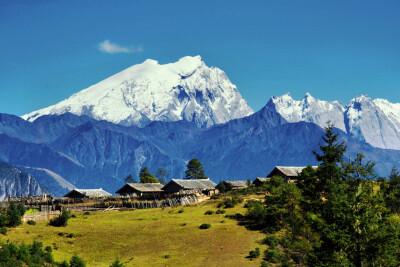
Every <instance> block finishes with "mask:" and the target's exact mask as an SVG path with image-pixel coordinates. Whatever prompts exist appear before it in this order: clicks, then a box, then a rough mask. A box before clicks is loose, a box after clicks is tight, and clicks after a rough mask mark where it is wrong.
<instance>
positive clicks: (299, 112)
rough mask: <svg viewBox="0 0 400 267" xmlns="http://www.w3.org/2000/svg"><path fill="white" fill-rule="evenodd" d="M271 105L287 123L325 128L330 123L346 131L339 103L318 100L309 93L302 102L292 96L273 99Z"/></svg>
mask: <svg viewBox="0 0 400 267" xmlns="http://www.w3.org/2000/svg"><path fill="white" fill-rule="evenodd" d="M269 104H270V105H272V106H274V107H275V109H276V111H277V112H278V113H279V114H280V115H281V116H282V117H283V118H284V119H285V120H286V121H287V122H300V121H306V122H313V123H315V124H317V125H319V126H321V127H322V128H323V127H325V126H326V124H327V122H328V121H330V122H332V123H333V124H334V125H335V127H337V128H339V129H341V130H343V131H345V130H346V127H345V123H344V118H343V114H344V108H343V106H342V105H341V104H340V103H339V102H337V101H334V102H328V101H322V100H318V99H316V98H314V97H313V96H311V94H309V93H307V94H306V95H305V96H304V98H303V99H301V100H294V99H293V98H292V97H291V96H290V94H285V95H283V96H280V97H276V96H275V97H272V98H271V100H270V103H269Z"/></svg>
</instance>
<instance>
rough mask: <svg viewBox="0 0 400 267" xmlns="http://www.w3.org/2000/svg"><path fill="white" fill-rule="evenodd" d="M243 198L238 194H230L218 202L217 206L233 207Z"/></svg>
mask: <svg viewBox="0 0 400 267" xmlns="http://www.w3.org/2000/svg"><path fill="white" fill-rule="evenodd" d="M242 201H243V200H242V199H241V198H240V197H238V196H232V197H227V198H225V199H224V200H223V201H222V202H221V203H220V204H218V206H217V207H218V208H224V209H229V208H233V207H235V206H236V205H237V204H239V203H241V202H242Z"/></svg>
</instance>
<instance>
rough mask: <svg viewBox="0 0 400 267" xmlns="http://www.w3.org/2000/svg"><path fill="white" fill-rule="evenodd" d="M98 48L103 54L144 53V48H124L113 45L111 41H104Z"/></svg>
mask: <svg viewBox="0 0 400 267" xmlns="http://www.w3.org/2000/svg"><path fill="white" fill-rule="evenodd" d="M98 48H99V50H100V51H101V52H104V53H108V54H117V53H140V52H143V48H142V47H141V46H122V45H119V44H116V43H112V42H111V41H110V40H104V41H103V42H101V43H99V46H98Z"/></svg>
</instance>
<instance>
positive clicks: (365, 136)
mask: <svg viewBox="0 0 400 267" xmlns="http://www.w3.org/2000/svg"><path fill="white" fill-rule="evenodd" d="M268 106H269V107H270V108H271V109H275V111H276V112H277V113H279V114H280V115H281V116H282V117H283V118H284V119H285V120H286V121H287V122H291V123H293V122H300V121H305V122H313V123H315V124H317V125H319V126H321V127H325V126H326V124H327V122H328V121H330V122H332V123H333V124H334V125H335V127H337V128H339V129H341V130H343V131H345V132H346V133H348V134H349V135H351V136H352V137H355V138H357V139H358V140H360V141H364V142H366V143H368V144H370V145H372V146H374V147H378V148H384V149H396V150H400V104H393V103H390V102H389V101H387V100H385V99H371V98H369V97H366V96H360V97H356V98H354V99H352V100H351V101H350V103H349V104H348V105H346V106H343V105H342V104H340V103H339V102H337V101H333V102H328V101H322V100H318V99H316V98H314V97H312V96H311V95H310V94H308V93H307V94H306V95H305V97H304V98H303V99H301V100H294V99H293V98H292V97H291V96H290V95H289V94H285V95H283V96H280V97H272V98H271V100H270V102H269V104H268Z"/></svg>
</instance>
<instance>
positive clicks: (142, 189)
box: [116, 183, 163, 199]
mask: <svg viewBox="0 0 400 267" xmlns="http://www.w3.org/2000/svg"><path fill="white" fill-rule="evenodd" d="M162 188H163V185H162V184H160V183H127V184H125V185H124V186H123V187H121V188H120V189H119V190H118V191H117V192H116V193H117V194H118V195H121V196H129V197H139V198H146V199H149V198H160V197H161V195H162V193H163V190H162Z"/></svg>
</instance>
